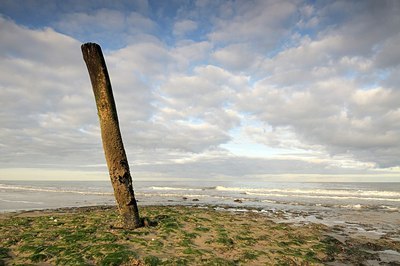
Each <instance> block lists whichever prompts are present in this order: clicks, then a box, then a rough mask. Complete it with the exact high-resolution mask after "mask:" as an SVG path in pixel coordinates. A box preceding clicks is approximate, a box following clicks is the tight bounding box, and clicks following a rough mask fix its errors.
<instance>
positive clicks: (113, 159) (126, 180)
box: [81, 43, 142, 229]
mask: <svg viewBox="0 0 400 266" xmlns="http://www.w3.org/2000/svg"><path fill="white" fill-rule="evenodd" d="M81 49H82V54H83V59H84V60H85V63H86V66H87V69H88V71H89V76H90V80H91V82H92V87H93V92H94V97H95V99H96V105H97V112H98V116H99V120H100V128H101V138H102V140H103V148H104V153H105V157H106V161H107V166H108V170H109V173H110V179H111V183H112V186H113V188H114V195H115V199H116V200H117V204H118V209H119V212H120V214H121V218H122V222H123V227H124V228H128V229H134V228H137V227H140V226H142V223H141V220H140V217H139V210H138V207H137V203H136V199H135V195H134V192H133V187H132V178H131V174H130V171H129V165H128V159H127V157H126V153H125V149H124V144H123V143H122V137H121V132H120V129H119V123H118V116H117V109H116V107H115V102H114V96H113V92H112V88H111V82H110V78H109V76H108V71H107V66H106V63H105V61H104V57H103V53H102V51H101V47H100V46H99V45H98V44H95V43H85V44H83V45H82V46H81Z"/></svg>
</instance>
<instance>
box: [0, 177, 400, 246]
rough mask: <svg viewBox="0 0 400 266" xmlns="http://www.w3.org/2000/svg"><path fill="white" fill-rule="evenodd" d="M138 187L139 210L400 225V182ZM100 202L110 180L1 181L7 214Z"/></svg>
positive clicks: (378, 227) (395, 228)
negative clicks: (203, 210)
mask: <svg viewBox="0 0 400 266" xmlns="http://www.w3.org/2000/svg"><path fill="white" fill-rule="evenodd" d="M134 191H135V197H136V199H137V201H138V205H139V208H140V206H148V205H189V206H196V207H206V206H208V207H213V208H216V209H220V210H228V211H236V212H240V211H256V212H261V213H264V214H265V215H267V216H270V217H272V218H275V219H276V218H277V217H279V219H280V221H279V222H282V221H288V222H291V223H308V222H313V223H322V224H326V225H330V226H335V225H345V226H346V227H348V228H353V229H354V232H356V233H357V232H358V233H366V234H367V233H368V234H370V235H371V233H372V235H373V234H375V235H376V236H377V237H379V236H380V235H382V234H385V233H387V232H395V233H396V232H397V233H396V234H399V228H400V182H399V183H396V182H394V183H376V182H374V183H360V182H357V183H348V182H346V183H338V182H337V183H316V182H314V183H309V182H307V183H306V182H305V183H301V182H297V183H296V182H240V181H198V180H184V181H168V182H166V181H136V182H134ZM95 205H115V200H114V195H113V189H112V185H111V183H110V181H5V180H3V181H2V180H0V212H3V213H4V212H14V211H22V210H38V209H56V208H64V207H80V206H95ZM278 214H279V215H278ZM399 237H400V236H399ZM399 241H400V238H399Z"/></svg>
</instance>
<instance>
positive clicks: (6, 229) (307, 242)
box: [0, 206, 400, 265]
mask: <svg viewBox="0 0 400 266" xmlns="http://www.w3.org/2000/svg"><path fill="white" fill-rule="evenodd" d="M140 211H141V215H142V217H145V219H146V221H148V222H147V226H146V227H143V228H139V229H136V230H124V229H121V228H119V227H118V213H117V210H116V209H115V208H111V207H86V208H72V209H60V210H56V211H54V210H53V211H31V212H23V213H14V214H4V215H2V216H1V218H0V222H1V225H0V265H319V264H326V263H329V262H330V261H333V260H335V259H336V260H337V261H338V260H343V261H354V262H359V261H360V260H363V259H366V258H365V256H364V255H365V254H362V253H360V252H358V251H357V248H358V247H357V245H356V244H357V243H353V244H349V243H347V244H346V245H345V244H343V243H341V242H339V241H338V240H336V239H335V238H333V237H332V236H330V234H329V230H328V228H327V227H324V226H322V225H316V224H309V225H303V226H291V225H287V224H277V223H274V222H272V221H270V220H268V219H267V218H266V217H265V216H263V215H262V214H260V213H254V212H251V211H250V212H243V213H237V212H236V213H234V212H228V211H216V210H214V209H213V208H211V207H202V208H198V207H183V206H167V207H161V206H157V207H152V206H148V207H143V208H141V210H140ZM358 244H359V243H358ZM375 245H379V244H376V243H375ZM383 245H390V243H383ZM392 248H394V249H398V248H400V247H398V246H397V247H392Z"/></svg>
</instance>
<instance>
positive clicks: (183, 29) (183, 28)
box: [173, 19, 198, 37]
mask: <svg viewBox="0 0 400 266" xmlns="http://www.w3.org/2000/svg"><path fill="white" fill-rule="evenodd" d="M197 26H198V25H197V23H196V22H195V21H193V20H189V19H186V20H181V21H177V22H176V23H175V25H174V30H173V33H174V35H177V36H180V37H181V36H184V35H185V34H187V33H189V32H192V31H194V30H195V29H197Z"/></svg>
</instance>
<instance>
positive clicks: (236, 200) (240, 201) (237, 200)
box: [234, 199, 243, 203]
mask: <svg viewBox="0 0 400 266" xmlns="http://www.w3.org/2000/svg"><path fill="white" fill-rule="evenodd" d="M234 202H237V203H243V201H242V200H241V199H235V200H234Z"/></svg>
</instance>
